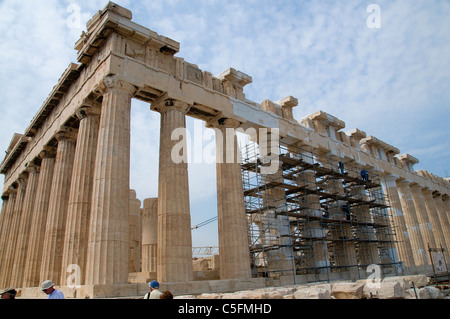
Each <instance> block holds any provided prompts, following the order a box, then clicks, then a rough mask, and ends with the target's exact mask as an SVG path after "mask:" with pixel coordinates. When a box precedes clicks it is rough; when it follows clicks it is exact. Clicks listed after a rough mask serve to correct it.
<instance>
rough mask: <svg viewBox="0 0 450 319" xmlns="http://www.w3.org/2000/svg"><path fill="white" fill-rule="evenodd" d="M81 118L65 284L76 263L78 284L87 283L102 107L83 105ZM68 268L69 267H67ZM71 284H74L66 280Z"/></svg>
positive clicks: (69, 213) (69, 211) (64, 262)
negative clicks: (90, 228) (90, 222)
mask: <svg viewBox="0 0 450 319" xmlns="http://www.w3.org/2000/svg"><path fill="white" fill-rule="evenodd" d="M77 116H78V118H79V120H80V124H79V128H78V135H77V144H76V148H75V159H74V166H73V171H72V180H71V183H70V184H71V186H70V195H69V204H68V209H67V223H66V231H65V239H64V244H65V245H64V252H63V258H62V267H61V269H62V273H61V283H62V284H63V285H65V284H66V283H65V280H66V278H67V274H66V273H65V270H67V269H70V270H71V269H72V268H71V267H69V266H71V265H76V266H77V267H79V268H77V270H79V275H80V278H78V279H79V284H81V285H83V284H84V283H85V273H86V257H87V250H88V238H89V220H90V215H91V203H92V187H93V178H94V167H95V156H96V152H97V140H98V130H99V123H100V106H94V105H91V106H90V107H89V106H83V107H82V108H80V109H79V110H78V112H77ZM68 267H69V268H68ZM67 284H72V283H67Z"/></svg>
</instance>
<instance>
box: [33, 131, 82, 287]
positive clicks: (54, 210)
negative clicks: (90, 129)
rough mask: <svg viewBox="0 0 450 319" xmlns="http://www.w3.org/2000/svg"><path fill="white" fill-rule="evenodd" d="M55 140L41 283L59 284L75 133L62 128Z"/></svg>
mask: <svg viewBox="0 0 450 319" xmlns="http://www.w3.org/2000/svg"><path fill="white" fill-rule="evenodd" d="M55 137H56V139H57V141H58V147H57V151H56V161H55V170H54V172H53V179H52V188H51V191H50V200H49V204H48V215H47V223H46V229H45V237H44V246H43V250H42V263H41V282H44V281H45V280H52V281H53V282H54V283H55V285H60V278H61V263H62V254H63V250H64V237H65V230H66V220H67V206H68V204H69V194H70V180H71V178H72V169H73V161H74V156H75V143H76V141H75V137H76V132H74V131H72V130H70V129H67V128H64V131H62V132H59V133H57V134H56V136H55ZM64 272H65V269H64Z"/></svg>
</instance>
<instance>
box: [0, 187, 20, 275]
mask: <svg viewBox="0 0 450 319" xmlns="http://www.w3.org/2000/svg"><path fill="white" fill-rule="evenodd" d="M8 196H9V197H8V201H7V202H6V206H5V207H4V208H5V209H4V212H3V214H2V215H3V225H2V233H1V234H0V267H1V268H3V267H4V266H5V264H6V258H5V257H6V251H7V250H8V237H9V234H10V229H11V223H12V219H13V215H14V206H15V205H16V197H17V189H16V188H14V187H12V186H11V187H9V189H8ZM0 279H1V277H0Z"/></svg>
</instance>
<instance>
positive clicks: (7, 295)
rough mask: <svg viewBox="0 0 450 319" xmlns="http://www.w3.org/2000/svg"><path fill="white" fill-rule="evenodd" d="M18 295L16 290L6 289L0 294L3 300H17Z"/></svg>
mask: <svg viewBox="0 0 450 319" xmlns="http://www.w3.org/2000/svg"><path fill="white" fill-rule="evenodd" d="M16 293H17V291H16V290H15V289H14V288H6V289H4V290H2V291H1V292H0V295H1V296H2V298H1V299H16Z"/></svg>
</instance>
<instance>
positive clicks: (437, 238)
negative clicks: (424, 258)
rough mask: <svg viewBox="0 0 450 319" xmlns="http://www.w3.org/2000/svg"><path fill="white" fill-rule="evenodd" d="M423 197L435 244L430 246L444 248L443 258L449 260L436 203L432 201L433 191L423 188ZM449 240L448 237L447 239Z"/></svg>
mask: <svg viewBox="0 0 450 319" xmlns="http://www.w3.org/2000/svg"><path fill="white" fill-rule="evenodd" d="M422 195H423V199H424V201H425V207H426V209H427V214H428V219H429V221H430V224H431V228H432V229H433V233H432V235H433V237H434V242H435V246H434V247H431V248H440V247H442V248H444V249H445V252H444V255H445V260H450V258H449V257H450V255H449V254H448V247H447V242H446V238H445V236H444V231H443V226H444V225H442V224H441V221H440V219H439V211H438V209H437V207H436V203H435V202H434V198H433V192H432V191H431V190H430V189H427V188H423V189H422ZM448 240H450V238H449V239H448Z"/></svg>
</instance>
